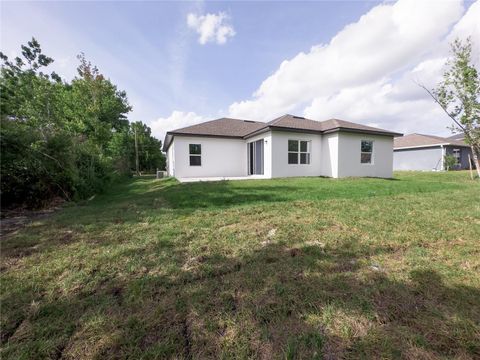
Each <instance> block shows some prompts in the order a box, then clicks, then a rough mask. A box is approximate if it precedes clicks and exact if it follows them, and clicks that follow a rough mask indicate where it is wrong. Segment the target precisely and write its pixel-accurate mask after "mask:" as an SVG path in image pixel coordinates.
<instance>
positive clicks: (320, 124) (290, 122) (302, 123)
mask: <svg viewBox="0 0 480 360" xmlns="http://www.w3.org/2000/svg"><path fill="white" fill-rule="evenodd" d="M268 125H269V126H271V127H273V128H288V129H298V130H310V131H319V132H331V131H334V130H338V129H344V130H357V131H365V132H372V133H379V134H381V133H384V134H388V135H401V134H398V133H394V132H391V131H389V130H383V129H379V128H375V127H372V126H366V125H362V124H357V123H353V122H350V121H345V120H339V119H330V120H325V121H316V120H311V119H306V118H304V117H300V116H294V115H290V114H287V115H283V116H281V117H279V118H277V119H275V120H272V121H270V122H269V123H268Z"/></svg>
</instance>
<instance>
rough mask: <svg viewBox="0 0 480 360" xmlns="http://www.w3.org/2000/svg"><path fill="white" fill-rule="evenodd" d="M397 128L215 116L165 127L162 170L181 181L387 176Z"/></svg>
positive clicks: (289, 118)
mask: <svg viewBox="0 0 480 360" xmlns="http://www.w3.org/2000/svg"><path fill="white" fill-rule="evenodd" d="M400 135H401V134H398V133H394V132H391V131H388V130H382V129H378V128H375V127H371V126H365V125H360V124H356V123H352V122H348V121H343V120H338V119H331V120H326V121H321V122H320V121H314V120H310V119H305V118H303V117H300V116H293V115H288V114H287V115H284V116H281V117H279V118H277V119H274V120H272V121H270V122H267V123H265V122H258V121H251V120H238V119H229V118H221V119H217V120H212V121H207V122H204V123H201V124H197V125H193V126H189V127H185V128H182V129H178V130H173V131H169V132H167V134H166V136H165V141H164V148H163V150H164V151H165V152H166V153H167V172H168V175H169V176H174V177H176V178H178V179H180V180H181V181H188V180H202V179H204V178H219V179H224V178H245V177H253V178H278V177H289V176H328V177H333V178H339V177H346V176H370V177H381V178H390V177H392V164H393V138H394V136H400Z"/></svg>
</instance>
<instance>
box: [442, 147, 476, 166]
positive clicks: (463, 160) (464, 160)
mask: <svg viewBox="0 0 480 360" xmlns="http://www.w3.org/2000/svg"><path fill="white" fill-rule="evenodd" d="M453 149H460V163H459V164H458V166H457V167H455V169H456V170H465V169H469V167H470V166H469V163H468V154H470V157H472V149H470V148H467V147H460V146H446V147H445V152H446V153H447V154H449V155H452V154H453Z"/></svg>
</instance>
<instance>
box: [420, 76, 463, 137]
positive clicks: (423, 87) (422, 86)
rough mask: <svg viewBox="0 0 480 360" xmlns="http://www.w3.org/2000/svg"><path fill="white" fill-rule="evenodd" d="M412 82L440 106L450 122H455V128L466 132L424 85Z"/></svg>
mask: <svg viewBox="0 0 480 360" xmlns="http://www.w3.org/2000/svg"><path fill="white" fill-rule="evenodd" d="M413 82H414V83H415V84H417V85H418V86H420V87H421V88H422V89H423V90H425V91H426V92H427V93H428V95H430V96H431V97H432V99H433V100H434V101H435V102H436V103H437V104H438V105H440V107H441V108H442V110H443V111H444V112H445V114H447V115H448V117H449V118H450V119H452V120H453V121H454V122H455V124H457V126H458V127H459V128H460V129H462V131H463V132H465V131H466V129H465V127H464V126H463V125H462V124H460V123H459V122H458V121H457V119H455V118H454V117H453V116H452V115H450V113H449V112H448V111H447V109H446V108H445V107H444V106H443V105H442V104H441V103H440V101H438V99H437V97H436V96H435V95H433V94H432V92H431V91H430V90H429V89H428V88H427V87H426V86H425V85H423V84H420V83H418V82H416V81H415V80H413Z"/></svg>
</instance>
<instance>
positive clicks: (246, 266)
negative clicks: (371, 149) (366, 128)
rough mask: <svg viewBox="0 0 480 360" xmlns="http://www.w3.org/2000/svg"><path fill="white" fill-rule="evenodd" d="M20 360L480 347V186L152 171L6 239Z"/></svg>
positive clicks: (442, 354) (440, 176) (377, 353)
mask: <svg viewBox="0 0 480 360" xmlns="http://www.w3.org/2000/svg"><path fill="white" fill-rule="evenodd" d="M1 245H2V249H1V250H2V252H1V259H2V267H1V270H2V272H1V274H0V277H1V305H2V308H1V315H2V316H1V320H2V350H1V357H2V359H36V358H53V359H60V358H62V359H93V358H97V359H110V358H132V359H153V358H174V359H205V358H216V359H218V358H224V359H229V358H231V359H242V358H263V359H271V358H281V359H315V358H316V359H322V358H325V359H332V358H346V359H358V358H364V359H373V358H407V359H409V358H410V359H418V358H423V359H427V358H428V359H430V358H438V359H447V358H458V359H474V358H479V357H480V276H479V273H480V185H479V183H478V182H475V181H472V180H470V179H469V175H468V173H466V172H451V173H413V172H412V173H398V174H396V179H395V180H382V179H342V180H333V179H324V178H295V179H278V180H251V181H250V180H249V181H236V182H216V183H190V184H179V183H178V182H176V181H175V180H172V179H165V180H155V179H150V178H137V179H134V180H131V181H129V182H125V183H122V184H119V185H118V186H115V187H113V188H112V189H110V191H109V192H108V193H107V194H104V195H101V196H97V197H96V198H95V199H93V200H92V201H90V202H86V203H84V204H79V205H75V206H73V205H72V206H70V207H67V208H66V209H64V210H62V211H60V212H59V213H57V214H55V215H54V216H52V217H51V218H48V219H42V220H41V221H37V222H34V223H32V224H31V225H30V226H28V227H27V228H24V229H22V230H20V231H18V232H17V233H16V234H13V235H10V236H9V237H7V238H5V239H3V240H2V244H1Z"/></svg>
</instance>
